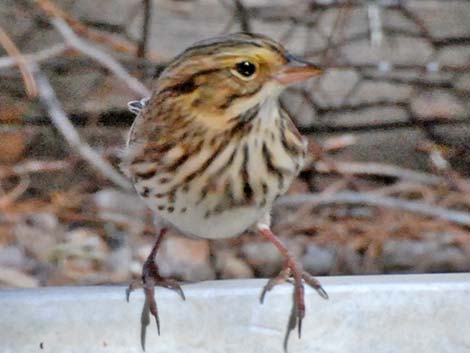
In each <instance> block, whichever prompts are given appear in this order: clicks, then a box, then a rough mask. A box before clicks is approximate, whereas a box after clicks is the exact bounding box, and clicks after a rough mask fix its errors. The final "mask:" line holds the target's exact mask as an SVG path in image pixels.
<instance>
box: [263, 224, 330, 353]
mask: <svg viewBox="0 0 470 353" xmlns="http://www.w3.org/2000/svg"><path fill="white" fill-rule="evenodd" d="M260 232H261V234H262V235H263V236H264V237H265V238H267V239H268V240H271V241H272V242H273V243H274V245H275V246H276V247H277V248H278V249H279V250H280V251H281V253H282V254H283V255H284V256H285V258H286V260H285V263H284V267H283V269H282V271H281V272H280V273H279V275H277V276H276V277H274V278H271V279H270V280H269V281H268V283H266V285H265V286H264V288H263V291H262V292H261V296H260V302H261V303H263V301H264V298H265V296H266V293H267V292H269V291H270V290H272V289H273V288H274V287H275V286H276V285H278V284H281V283H284V282H289V283H292V284H293V285H294V293H293V305H292V311H291V314H290V317H289V322H288V324H287V331H286V335H285V337H284V350H285V351H287V342H288V340H289V335H290V333H291V332H292V331H293V330H294V329H295V328H296V327H297V329H298V335H299V338H300V336H301V332H302V320H303V318H304V317H305V293H304V292H305V289H304V284H303V282H304V281H305V283H307V284H308V285H309V286H310V287H312V288H313V289H315V290H316V291H317V293H318V294H319V295H320V296H321V297H322V298H323V299H328V294H327V293H326V291H325V290H324V289H323V287H322V286H321V284H320V282H319V281H318V280H317V279H316V278H315V277H313V276H312V275H310V274H309V273H308V272H306V271H304V270H303V269H302V266H301V265H300V264H299V263H298V262H296V261H295V260H294V258H293V257H292V256H291V255H290V254H289V252H288V251H287V249H286V248H285V247H284V246H283V245H282V244H281V242H280V241H279V239H278V238H277V237H276V236H275V235H274V234H273V233H272V232H271V230H269V229H260Z"/></svg>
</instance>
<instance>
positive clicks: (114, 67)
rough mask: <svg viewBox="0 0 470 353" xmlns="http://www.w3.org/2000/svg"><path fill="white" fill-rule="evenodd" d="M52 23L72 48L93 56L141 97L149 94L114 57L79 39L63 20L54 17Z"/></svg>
mask: <svg viewBox="0 0 470 353" xmlns="http://www.w3.org/2000/svg"><path fill="white" fill-rule="evenodd" d="M52 24H53V25H54V27H55V28H56V29H57V30H58V31H59V32H60V34H61V35H62V36H63V37H64V39H65V41H66V42H67V43H68V44H69V45H70V46H71V47H72V48H74V49H75V50H77V51H79V52H81V53H82V54H83V55H86V56H89V57H90V58H93V59H94V60H96V61H97V62H99V63H100V64H101V65H103V66H104V67H106V68H108V69H109V70H110V71H111V72H112V73H113V74H114V75H116V77H118V78H119V79H120V80H121V81H123V82H124V83H126V85H127V86H128V87H129V88H130V89H132V90H133V91H134V92H135V93H137V94H138V95H140V96H143V97H147V96H149V95H150V91H149V90H148V89H147V87H145V86H144V85H143V84H142V83H141V82H140V81H139V80H138V79H136V78H135V77H133V76H131V75H130V74H129V73H128V72H127V71H126V69H125V68H124V67H123V66H122V65H121V64H120V63H119V62H118V61H117V60H116V59H114V58H113V57H112V56H110V55H108V54H106V53H105V52H103V51H101V50H99V49H97V48H95V47H93V46H91V45H90V44H88V43H86V42H85V41H84V40H82V39H80V38H79V37H78V36H77V35H76V34H75V33H74V32H73V30H72V29H71V28H70V26H69V25H68V24H67V23H66V22H65V21H64V20H62V19H60V18H55V19H53V20H52Z"/></svg>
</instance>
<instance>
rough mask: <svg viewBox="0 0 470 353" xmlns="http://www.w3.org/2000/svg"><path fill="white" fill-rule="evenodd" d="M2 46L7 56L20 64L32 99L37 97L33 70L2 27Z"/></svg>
mask: <svg viewBox="0 0 470 353" xmlns="http://www.w3.org/2000/svg"><path fill="white" fill-rule="evenodd" d="M0 44H1V45H2V46H3V47H4V48H5V51H6V52H7V54H9V55H10V56H11V57H12V58H13V59H14V60H15V61H16V63H17V64H18V67H19V69H20V72H21V76H22V77H23V81H24V83H25V86H26V92H27V93H28V96H30V97H36V96H37V88H36V83H35V82H34V78H33V75H32V74H31V70H30V69H29V67H28V62H27V61H26V59H25V57H24V56H23V54H21V52H20V50H19V49H18V47H17V46H16V45H15V43H13V41H12V40H11V38H10V37H9V36H8V34H7V32H5V30H4V29H3V28H2V27H1V26H0Z"/></svg>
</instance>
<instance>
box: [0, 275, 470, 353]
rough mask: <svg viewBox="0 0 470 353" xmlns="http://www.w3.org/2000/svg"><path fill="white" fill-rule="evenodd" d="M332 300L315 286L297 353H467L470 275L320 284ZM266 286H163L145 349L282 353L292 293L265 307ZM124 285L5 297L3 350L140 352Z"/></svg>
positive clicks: (136, 304) (280, 292) (273, 297)
mask: <svg viewBox="0 0 470 353" xmlns="http://www.w3.org/2000/svg"><path fill="white" fill-rule="evenodd" d="M321 282H322V283H323V285H324V287H325V289H326V290H327V291H328V293H329V295H330V300H329V301H325V300H323V299H321V298H320V297H319V296H318V295H317V294H316V293H315V292H314V291H313V290H307V317H306V319H305V320H304V327H303V337H302V339H301V340H299V339H297V337H295V336H296V335H292V337H291V340H290V345H289V352H291V353H295V352H305V353H306V352H316V353H336V352H338V353H367V352H374V353H381V352H390V353H392V352H393V353H417V352H426V353H438V352H439V353H440V352H449V353H468V352H470V274H446V275H397V276H392V275H389V276H356V277H329V278H322V279H321ZM264 283H265V281H264V280H237V281H216V282H204V283H198V284H189V285H185V286H184V290H185V293H186V296H187V300H186V302H182V301H181V299H180V298H179V297H178V296H177V295H176V294H175V293H173V292H170V291H168V290H165V289H158V290H157V297H158V303H159V308H160V311H161V324H162V334H161V336H160V337H158V336H157V332H156V331H157V330H156V328H155V324H154V322H152V323H151V326H150V327H149V329H148V332H147V352H162V353H163V352H168V353H169V352H185V353H193V352H194V353H195V352H198V353H199V352H219V353H220V352H242V353H251V352H282V340H283V335H284V329H285V327H286V323H287V319H288V315H289V310H290V305H291V303H290V300H291V298H292V296H291V293H292V292H291V290H292V288H291V287H290V286H289V285H283V286H280V287H277V288H276V289H275V290H274V291H273V292H272V293H270V294H268V297H267V300H266V302H265V304H264V305H260V304H259V303H258V295H259V293H260V290H261V287H262V285H263V284H264ZM133 294H134V295H133V296H132V297H131V301H130V303H129V304H127V303H126V301H125V299H124V287H121V286H117V287H105V286H103V287H76V288H73V287H64V288H43V289H34V290H14V289H13V290H2V291H0V351H1V352H4V353H9V352H15V353H20V352H87V353H93V352H126V353H127V352H141V348H140V321H139V320H140V313H141V307H142V304H143V296H142V292H141V291H137V292H136V293H133Z"/></svg>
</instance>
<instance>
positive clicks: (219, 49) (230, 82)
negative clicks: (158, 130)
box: [155, 33, 322, 128]
mask: <svg viewBox="0 0 470 353" xmlns="http://www.w3.org/2000/svg"><path fill="white" fill-rule="evenodd" d="M321 72H322V71H321V70H320V69H319V68H318V67H317V66H315V65H314V64H311V63H309V62H306V61H304V60H301V59H299V58H296V57H294V56H293V55H291V54H289V53H288V52H287V51H286V49H285V48H284V47H282V46H281V45H280V44H279V43H277V42H275V41H273V40H272V39H269V38H267V37H265V36H262V35H254V34H246V33H238V34H231V35H227V36H223V37H217V38H213V39H208V40H205V41H201V42H198V43H196V44H194V45H193V46H191V47H189V48H188V49H186V50H185V51H184V52H183V53H181V54H180V55H179V56H177V57H176V58H175V59H174V60H173V61H172V62H171V63H170V64H169V65H168V66H167V68H166V69H165V70H164V71H163V72H162V74H161V76H160V77H159V79H158V81H157V87H156V91H155V95H156V96H160V97H161V98H162V100H161V101H160V104H163V105H170V104H171V106H168V107H167V109H165V108H164V110H166V111H169V110H171V109H174V108H175V107H178V113H179V114H183V115H187V114H190V115H192V116H194V117H195V118H196V119H198V120H200V121H202V122H204V123H205V124H206V125H207V126H208V127H214V128H223V127H224V126H226V125H227V121H229V120H232V121H233V118H234V117H236V116H238V115H240V114H243V112H245V111H247V110H248V109H250V108H251V107H253V106H255V105H256V104H259V103H261V102H263V101H264V100H266V98H269V97H277V96H278V95H279V94H280V92H281V91H282V90H283V89H284V88H285V87H286V86H287V85H290V84H292V83H296V82H299V81H303V80H306V79H308V78H310V77H313V76H317V75H319V74H320V73H321ZM165 102H166V103H165Z"/></svg>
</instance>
